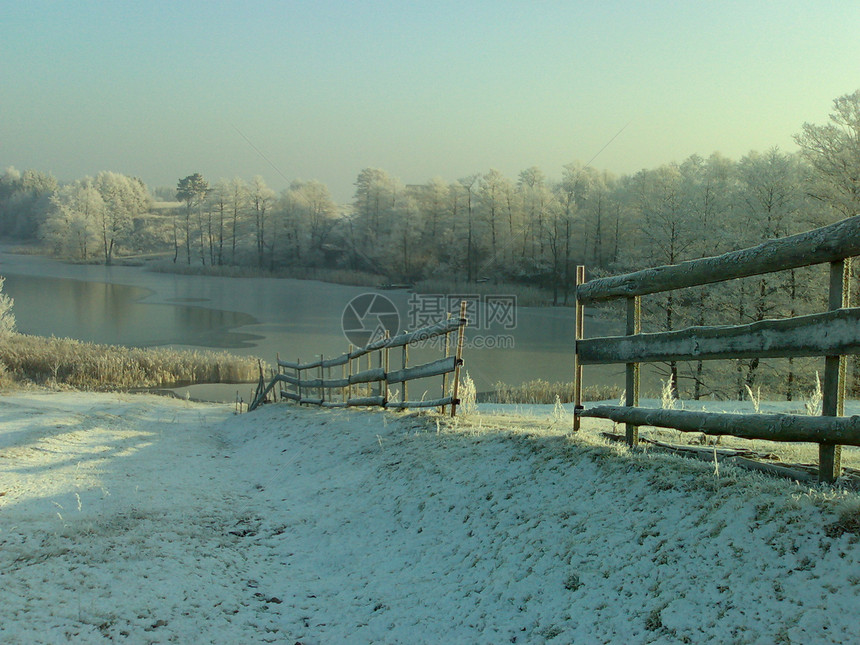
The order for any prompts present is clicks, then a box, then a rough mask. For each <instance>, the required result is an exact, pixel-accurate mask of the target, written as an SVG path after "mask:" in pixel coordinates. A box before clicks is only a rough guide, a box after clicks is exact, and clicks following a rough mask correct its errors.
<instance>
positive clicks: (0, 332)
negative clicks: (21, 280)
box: [0, 276, 15, 336]
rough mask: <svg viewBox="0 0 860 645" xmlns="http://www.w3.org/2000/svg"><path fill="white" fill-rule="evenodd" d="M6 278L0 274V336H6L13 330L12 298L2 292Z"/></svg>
mask: <svg viewBox="0 0 860 645" xmlns="http://www.w3.org/2000/svg"><path fill="white" fill-rule="evenodd" d="M5 282H6V278H4V277H3V276H0V336H6V335H8V334H11V333H12V332H14V331H15V314H14V313H12V305H13V304H15V302H14V300H12V298H10V297H9V296H8V295H7V294H5V293H3V285H4V283H5Z"/></svg>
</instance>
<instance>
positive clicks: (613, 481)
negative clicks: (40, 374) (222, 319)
mask: <svg viewBox="0 0 860 645" xmlns="http://www.w3.org/2000/svg"><path fill="white" fill-rule="evenodd" d="M502 412H504V410H499V409H496V410H494V411H493V413H492V414H491V413H490V411H486V410H485V411H484V412H483V413H482V414H480V415H477V416H475V417H473V418H472V419H468V420H461V421H459V422H457V423H454V424H451V423H449V422H448V421H447V420H446V419H444V418H441V417H437V416H435V415H432V414H430V415H415V414H403V413H384V412H379V411H375V412H370V411H363V410H334V411H332V410H320V409H311V408H298V407H296V406H292V405H285V404H281V405H268V406H263V407H262V408H261V409H260V410H258V411H255V412H253V413H250V414H244V415H239V416H236V415H234V414H233V411H232V407H231V406H225V405H220V404H201V403H193V402H188V401H182V400H174V399H168V398H160V397H155V396H145V395H123V394H81V393H44V392H23V393H22V392H16V393H11V394H5V395H3V396H2V407H0V642H3V643H64V642H70V641H71V642H76V643H102V642H106V641H110V640H116V641H119V642H128V643H171V642H175V643H190V642H213V643H238V642H243V643H264V642H278V643H281V642H285V643H295V642H301V643H305V644H310V643H370V642H374V643H440V642H449V643H507V642H515V643H544V642H549V643H571V642H577V643H580V642H582V643H603V642H627V643H670V642H671V643H675V642H689V643H700V642H732V643H844V642H850V641H853V640H854V639H855V637H856V610H857V607H858V606H860V537H858V535H857V533H856V532H855V531H857V526H856V524H852V523H851V522H850V521H847V520H846V518H850V514H851V513H853V517H855V518H856V517H857V514H858V512H860V500H858V496H857V494H856V493H853V492H850V491H845V490H841V489H839V488H838V487H837V488H830V487H820V488H813V489H809V488H802V487H800V486H799V485H797V484H794V483H791V482H789V481H786V480H780V479H775V478H768V477H765V476H762V475H757V474H754V473H746V472H744V471H739V470H735V469H733V468H732V467H730V466H728V465H726V466H723V465H721V466H720V469H719V474H718V475H717V474H716V473H715V472H714V467H713V465H712V464H708V463H706V462H699V461H693V460H685V459H680V458H676V457H672V456H668V455H663V454H658V453H653V452H638V451H637V452H633V453H631V452H630V451H628V450H627V449H626V448H624V447H622V446H617V445H607V444H606V443H605V442H603V441H602V440H601V439H599V437H598V434H597V430H598V429H600V428H602V427H604V426H600V425H599V424H600V423H601V422H599V421H594V422H593V423H591V425H585V426H584V427H585V429H584V431H583V432H582V433H580V435H578V436H577V437H575V438H571V437H570V436H569V433H568V431H569V426H570V424H569V422H568V421H569V419H567V418H563V417H562V416H561V414H560V413H558V414H556V415H555V416H552V415H550V416H548V417H547V416H544V417H543V418H541V417H540V416H539V415H537V414H533V415H532V416H517V415H511V414H501V413H502ZM840 513H841V514H842V516H840ZM840 527H842V528H840ZM846 527H847V528H848V529H850V530H847V531H846V530H844V529H845V528H846Z"/></svg>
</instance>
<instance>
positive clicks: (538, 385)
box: [485, 379, 621, 405]
mask: <svg viewBox="0 0 860 645" xmlns="http://www.w3.org/2000/svg"><path fill="white" fill-rule="evenodd" d="M619 396H621V389H619V388H618V387H617V386H614V385H589V386H587V387H584V388H582V400H583V401H606V400H608V399H618V397H619ZM573 398H574V391H573V382H566V383H563V382H558V381H556V382H550V381H545V380H543V379H536V380H534V381H527V382H525V383H523V384H521V385H508V384H506V383H502V382H498V383H496V385H495V387H494V388H493V391H492V392H490V393H489V395H488V396H487V399H486V401H485V402H487V403H522V404H530V403H534V404H548V405H552V404H554V403H556V401H558V402H559V403H573Z"/></svg>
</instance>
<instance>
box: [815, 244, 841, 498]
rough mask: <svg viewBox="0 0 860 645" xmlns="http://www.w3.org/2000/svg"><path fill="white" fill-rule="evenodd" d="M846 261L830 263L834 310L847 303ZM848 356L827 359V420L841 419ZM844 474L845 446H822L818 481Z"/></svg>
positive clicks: (824, 409) (830, 299)
mask: <svg viewBox="0 0 860 645" xmlns="http://www.w3.org/2000/svg"><path fill="white" fill-rule="evenodd" d="M845 264H846V263H845V261H844V260H839V261H837V262H831V263H830V292H829V295H828V299H827V304H828V309H830V310H831V311H833V310H835V309H839V308H841V307H842V306H843V305H844V304H845V302H846V300H847V297H846V291H848V287H849V284H848V281H847V280H845V279H844V277H845V274H846V270H845V269H846V266H845ZM844 360H845V357H844V356H825V357H824V386H823V398H822V401H821V414H822V416H825V417H835V416H839V414H840V412H841V409H842V408H843V406H844V401H843V397H844V382H843V381H844V379H843V374H844V369H843V368H842V366H841V365H842V363H844ZM841 474H842V446H838V445H836V444H832V443H820V444H818V481H820V482H823V483H828V484H829V483H832V482H834V481H836V478H837V477H839V475H841Z"/></svg>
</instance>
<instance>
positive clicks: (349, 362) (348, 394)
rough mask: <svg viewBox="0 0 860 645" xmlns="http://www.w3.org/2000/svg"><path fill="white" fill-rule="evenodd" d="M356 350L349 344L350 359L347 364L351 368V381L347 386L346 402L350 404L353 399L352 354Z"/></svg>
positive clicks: (349, 377)
mask: <svg viewBox="0 0 860 645" xmlns="http://www.w3.org/2000/svg"><path fill="white" fill-rule="evenodd" d="M354 349H355V347H354V346H353V344H352V343H350V344H349V358H347V359H346V363H347V365H348V366H349V374H347V378H348V379H349V381H348V382H347V384H346V402H347V403H349V400H350V399H351V398H352V382H351V381H352V352H353V350H354Z"/></svg>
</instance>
